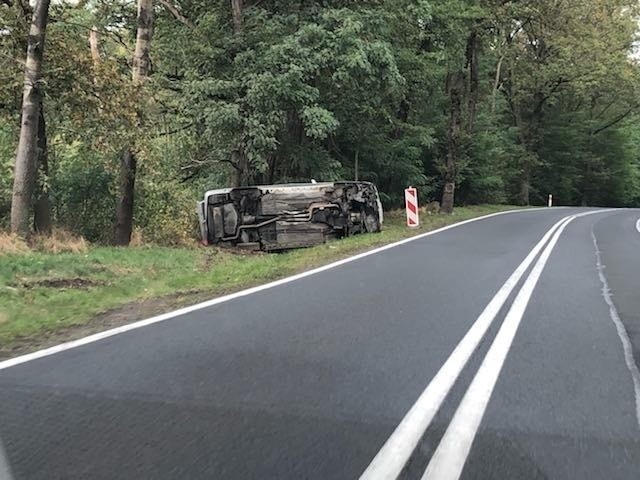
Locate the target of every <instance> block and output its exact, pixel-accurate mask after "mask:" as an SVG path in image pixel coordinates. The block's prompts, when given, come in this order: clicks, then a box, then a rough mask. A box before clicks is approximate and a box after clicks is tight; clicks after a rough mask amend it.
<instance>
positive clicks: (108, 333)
mask: <svg viewBox="0 0 640 480" xmlns="http://www.w3.org/2000/svg"><path fill="white" fill-rule="evenodd" d="M539 210H548V209H547V208H544V207H541V208H527V209H515V210H505V211H503V212H496V213H490V214H488V215H483V216H481V217H476V218H470V219H468V220H463V221H461V222H458V223H454V224H452V225H447V226H446V227H442V228H439V229H437V230H432V231H430V232H425V233H421V234H419V235H415V236H413V237H409V238H405V239H404V240H400V241H398V242H394V243H390V244H388V245H384V246H382V247H378V248H375V249H373V250H369V251H366V252H363V253H360V254H358V255H354V256H351V257H347V258H344V259H342V260H338V261H337V262H333V263H329V264H327V265H323V266H321V267H318V268H314V269H312V270H308V271H306V272H302V273H299V274H297V275H293V276H290V277H286V278H282V279H280V280H276V281H273V282H270V283H266V284H264V285H259V286H257V287H253V288H248V289H246V290H241V291H239V292H235V293H232V294H229V295H224V296H222V297H218V298H214V299H212V300H207V301H206V302H202V303H198V304H195V305H191V306H189V307H185V308H181V309H178V310H174V311H172V312H167V313H164V314H162V315H157V316H155V317H151V318H147V319H145V320H139V321H137V322H133V323H129V324H127V325H123V326H121V327H116V328H112V329H110V330H105V331H104V332H100V333H96V334H94V335H89V336H87V337H83V338H80V339H78V340H73V341H70V342H66V343H62V344H60V345H55V346H53V347H49V348H45V349H42V350H38V351H36V352H33V353H28V354H26V355H22V356H19V357H14V358H10V359H8V360H4V361H1V362H0V370H5V369H7V368H10V367H14V366H16V365H20V364H22V363H26V362H30V361H33V360H37V359H39V358H43V357H47V356H50V355H54V354H56V353H59V352H63V351H66V350H71V349H72V348H77V347H80V346H82V345H87V344H89V343H94V342H97V341H100V340H103V339H105V338H109V337H113V336H114V335H119V334H121V333H125V332H129V331H131V330H136V329H138V328H142V327H146V326H149V325H153V324H155V323H159V322H163V321H165V320H169V319H171V318H174V317H178V316H180V315H185V314H187V313H191V312H195V311H197V310H202V309H203V308H208V307H211V306H213V305H218V304H220V303H224V302H228V301H230V300H233V299H236V298H240V297H244V296H247V295H251V294H254V293H257V292H261V291H263V290H267V289H269V288H273V287H277V286H279V285H284V284H286V283H289V282H294V281H296V280H300V279H301V278H305V277H309V276H311V275H315V274H316V273H320V272H324V271H326V270H330V269H332V268H336V267H338V266H340V265H344V264H346V263H350V262H353V261H356V260H359V259H361V258H365V257H368V256H369V255H374V254H376V253H380V252H383V251H385V250H389V249H390V248H394V247H397V246H399V245H404V244H406V243H409V242H413V241H416V240H420V239H421V238H425V237H428V236H431V235H436V234H438V233H441V232H444V231H446V230H450V229H452V228H457V227H460V226H462V225H466V224H469V223H472V222H477V221H480V220H485V219H488V218H492V217H497V216H499V215H505V214H510V213H521V212H534V211H539Z"/></svg>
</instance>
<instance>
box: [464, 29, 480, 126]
mask: <svg viewBox="0 0 640 480" xmlns="http://www.w3.org/2000/svg"><path fill="white" fill-rule="evenodd" d="M479 51H480V37H479V36H478V34H477V33H476V31H475V30H474V31H472V32H471V33H470V34H469V37H468V38H467V52H466V57H467V71H468V72H469V75H468V78H469V85H468V92H469V96H468V99H467V125H466V127H467V132H468V133H472V132H473V129H474V128H475V124H476V112H477V109H478V92H479V73H478V72H479V66H478V56H479Z"/></svg>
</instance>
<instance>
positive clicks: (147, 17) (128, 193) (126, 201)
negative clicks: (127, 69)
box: [115, 0, 153, 246]
mask: <svg viewBox="0 0 640 480" xmlns="http://www.w3.org/2000/svg"><path fill="white" fill-rule="evenodd" d="M137 19H138V28H137V35H136V49H135V53H134V55H133V84H134V86H136V87H138V94H137V95H138V105H139V107H138V117H139V120H140V121H139V122H138V128H139V129H141V128H143V122H142V119H143V117H144V111H143V110H144V107H143V103H144V92H143V90H142V87H143V86H144V84H145V83H146V81H147V80H148V78H149V73H150V71H151V58H150V52H151V36H152V34H153V1H152V0H138V15H137ZM134 148H135V147H134V146H129V147H127V148H125V149H124V151H123V153H122V156H121V159H120V195H119V198H118V203H117V206H116V224H115V244H116V245H120V246H126V245H129V242H130V241H131V233H132V231H133V207H134V198H135V181H136V169H137V159H136V152H135V150H134Z"/></svg>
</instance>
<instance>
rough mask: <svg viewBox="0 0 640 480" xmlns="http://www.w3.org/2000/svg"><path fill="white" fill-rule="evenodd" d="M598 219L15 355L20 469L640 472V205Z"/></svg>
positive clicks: (15, 470) (492, 221) (122, 473)
mask: <svg viewBox="0 0 640 480" xmlns="http://www.w3.org/2000/svg"><path fill="white" fill-rule="evenodd" d="M588 212H591V211H589V210H584V209H570V208H554V209H545V210H533V211H524V212H516V213H507V214H502V215H496V216H491V217H489V218H485V219H482V220H478V221H473V222H469V223H465V224H464V225H461V226H458V227H455V228H451V229H447V230H445V231H442V232H439V233H436V234H434V235H428V236H424V237H422V238H419V239H416V240H413V241H410V242H406V243H404V244H402V245H399V246H396V247H393V248H389V249H386V250H384V251H381V252H378V253H375V254H372V255H368V256H364V257H361V258H356V259H354V260H353V261H349V262H345V263H342V264H340V265H338V266H335V267H333V268H329V269H325V270H323V271H320V272H316V273H314V274H312V275H308V276H303V277H302V278H298V279H296V280H294V281H290V282H285V283H281V284H278V285H275V286H273V287H271V288H267V289H262V290H259V291H255V292H253V293H251V294H249V295H243V296H237V297H232V298H230V299H228V300H227V301H224V302H219V303H215V304H213V305H210V306H208V307H204V308H195V309H192V311H189V312H188V313H184V314H182V315H178V316H174V317H172V318H168V319H164V321H161V322H149V323H150V324H148V325H146V326H145V325H138V326H139V327H140V328H134V329H131V330H130V331H126V332H122V333H119V334H117V335H112V336H108V337H106V338H103V339H101V340H98V341H88V342H86V343H85V344H83V345H79V346H76V347H74V348H67V347H63V348H60V349H58V350H59V351H54V352H53V353H52V352H48V353H51V354H47V355H41V356H40V358H33V357H28V358H24V359H18V361H14V362H12V363H7V362H1V363H0V405H1V408H0V438H1V439H2V443H3V444H4V448H3V449H2V447H0V476H8V475H9V473H7V472H8V470H10V471H11V474H12V476H13V478H15V479H18V480H19V479H47V480H54V479H65V480H66V479H115V478H123V479H319V480H328V479H358V478H362V479H391V478H402V479H420V478H422V479H426V480H430V479H431V480H432V479H456V478H463V479H538V478H540V479H542V478H544V479H578V478H580V479H582V478H589V479H600V478H604V479H607V480H614V479H637V478H640V406H639V402H640V376H639V374H638V369H637V365H638V364H639V363H640V353H639V352H640V294H639V292H640V231H638V230H637V229H636V224H637V222H638V220H639V219H640V210H616V211H596V212H595V213H591V214H589V215H582V214H585V213H588ZM577 215H578V216H577ZM580 215H582V216H580ZM565 218H566V219H567V220H565V221H564V222H563V219H565ZM567 222H569V223H567ZM554 226H555V229H554ZM36 357H37V356H36ZM2 450H4V452H5V454H6V455H5V454H3V453H2ZM5 456H6V459H3V457H5ZM3 464H6V465H8V467H7V468H5V473H4V474H3V472H2V469H3V468H4V467H3Z"/></svg>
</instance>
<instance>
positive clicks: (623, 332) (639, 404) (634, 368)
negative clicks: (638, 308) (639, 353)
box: [591, 220, 640, 427]
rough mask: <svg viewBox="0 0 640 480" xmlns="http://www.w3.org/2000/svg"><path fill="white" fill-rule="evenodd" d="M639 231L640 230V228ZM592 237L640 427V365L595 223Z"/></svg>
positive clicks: (603, 290)
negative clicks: (618, 306) (616, 301)
mask: <svg viewBox="0 0 640 480" xmlns="http://www.w3.org/2000/svg"><path fill="white" fill-rule="evenodd" d="M636 226H637V227H640V220H638V223H637V224H636ZM638 231H640V228H639V230H638ZM591 239H592V240H593V246H594V248H595V249H596V269H597V270H598V277H599V278H600V282H601V283H602V296H603V297H604V301H605V302H606V303H607V306H608V307H609V316H610V317H611V320H612V321H613V324H614V326H615V327H616V332H617V333H618V337H619V338H620V342H621V343H622V351H623V353H624V361H625V363H626V365H627V369H628V370H629V373H630V374H631V381H632V382H633V391H634V393H635V401H636V420H637V422H638V427H640V370H639V369H638V365H636V362H635V359H634V357H633V346H632V345H633V344H632V343H631V339H630V338H629V334H628V333H627V329H626V328H625V326H624V324H623V323H622V320H621V319H620V315H618V310H617V309H616V306H615V304H614V303H613V296H612V295H611V289H610V288H609V282H607V277H606V276H605V274H604V269H605V265H604V264H603V263H602V252H601V250H600V247H599V246H598V240H597V239H596V234H595V232H594V231H593V225H592V226H591Z"/></svg>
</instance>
